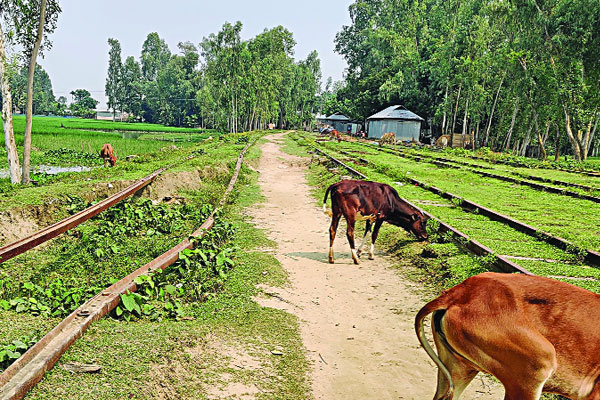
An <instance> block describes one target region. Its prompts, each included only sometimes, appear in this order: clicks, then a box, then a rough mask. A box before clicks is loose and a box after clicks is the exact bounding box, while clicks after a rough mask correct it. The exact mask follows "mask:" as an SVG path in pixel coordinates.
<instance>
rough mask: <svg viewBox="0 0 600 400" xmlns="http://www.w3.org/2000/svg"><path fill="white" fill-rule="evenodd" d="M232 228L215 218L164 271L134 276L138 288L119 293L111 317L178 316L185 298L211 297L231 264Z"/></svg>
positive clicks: (157, 317)
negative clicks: (190, 245) (203, 233)
mask: <svg viewBox="0 0 600 400" xmlns="http://www.w3.org/2000/svg"><path fill="white" fill-rule="evenodd" d="M234 234H235V229H234V228H233V226H232V225H231V224H230V223H228V222H227V221H223V220H221V219H217V221H216V222H215V225H214V226H213V228H212V229H210V230H209V231H208V232H207V233H206V235H205V236H204V237H203V238H201V239H198V240H194V242H193V243H194V249H193V250H190V249H184V250H183V251H181V252H180V253H179V259H178V260H177V261H176V262H175V263H174V264H173V265H171V266H169V267H167V268H166V269H165V270H164V271H162V270H156V271H153V272H151V273H149V274H148V275H143V276H140V277H138V278H136V279H135V283H136V285H137V288H138V289H137V292H135V293H126V294H122V295H121V302H120V303H119V305H118V306H117V308H116V309H115V311H114V317H117V318H124V319H126V320H128V321H129V320H130V319H131V318H132V317H136V318H141V317H148V318H150V319H152V320H156V319H162V318H181V317H183V316H184V302H185V303H190V304H195V303H200V302H204V301H206V300H207V299H210V298H212V297H214V296H215V295H216V294H217V293H218V292H219V291H220V290H221V288H222V287H223V285H224V283H225V281H226V280H227V277H228V272H229V270H230V269H231V268H233V266H234V262H233V260H232V258H231V257H232V255H233V252H234V250H235V249H234V248H232V247H230V246H228V244H229V242H230V240H231V239H232V237H233V235H234Z"/></svg>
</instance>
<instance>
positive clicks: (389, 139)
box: [379, 132, 396, 145]
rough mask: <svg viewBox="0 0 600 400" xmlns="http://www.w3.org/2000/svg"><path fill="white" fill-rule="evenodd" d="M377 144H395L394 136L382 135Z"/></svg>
mask: <svg viewBox="0 0 600 400" xmlns="http://www.w3.org/2000/svg"><path fill="white" fill-rule="evenodd" d="M379 144H380V145H381V144H396V134H395V133H394V132H388V133H384V134H383V136H382V137H381V139H379Z"/></svg>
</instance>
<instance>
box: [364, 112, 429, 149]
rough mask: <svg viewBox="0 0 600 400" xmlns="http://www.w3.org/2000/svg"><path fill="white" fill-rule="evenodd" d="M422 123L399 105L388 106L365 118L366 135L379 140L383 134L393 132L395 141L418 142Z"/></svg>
mask: <svg viewBox="0 0 600 400" xmlns="http://www.w3.org/2000/svg"><path fill="white" fill-rule="evenodd" d="M423 121H425V120H424V119H423V118H421V117H419V116H418V115H417V114H415V113H413V112H411V111H409V110H407V109H406V108H404V107H403V106H401V105H395V106H390V107H388V108H386V109H384V110H382V111H379V112H378V113H376V114H373V115H371V116H370V117H369V118H367V133H368V136H369V137H370V138H374V139H379V138H380V137H382V136H383V135H384V134H385V133H388V132H393V133H394V134H395V135H396V140H402V141H412V140H414V141H417V142H418V141H419V135H420V134H421V123H422V122H423Z"/></svg>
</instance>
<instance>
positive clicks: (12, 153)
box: [0, 26, 21, 183]
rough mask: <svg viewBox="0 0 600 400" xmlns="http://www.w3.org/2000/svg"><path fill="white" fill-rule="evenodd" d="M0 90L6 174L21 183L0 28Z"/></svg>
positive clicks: (12, 180)
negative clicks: (0, 94) (0, 95)
mask: <svg viewBox="0 0 600 400" xmlns="http://www.w3.org/2000/svg"><path fill="white" fill-rule="evenodd" d="M0 90H1V91H2V122H3V126H4V144H5V146H6V157H7V158H8V172H9V174H10V182H11V183H19V182H21V168H20V166H19V153H17V145H16V143H15V134H14V131H13V121H12V96H11V94H10V84H9V79H8V71H7V70H6V49H5V47H4V32H3V31H2V27H1V26H0Z"/></svg>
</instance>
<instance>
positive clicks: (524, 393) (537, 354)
mask: <svg viewBox="0 0 600 400" xmlns="http://www.w3.org/2000/svg"><path fill="white" fill-rule="evenodd" d="M430 313H433V317H432V320H433V322H432V329H433V338H434V341H435V345H436V347H437V350H438V353H437V354H436V353H435V351H434V350H433V349H432V348H431V346H430V345H429V343H428V342H427V338H426V337H425V332H424V328H423V320H424V319H425V317H426V316H427V315H428V314H430ZM598 321H600V296H599V295H597V294H595V293H592V292H590V291H587V290H585V289H581V288H579V287H576V286H573V285H570V284H568V283H564V282H559V281H556V280H553V279H549V278H544V277H540V276H527V275H520V274H499V273H492V272H486V273H483V274H480V275H477V276H474V277H471V278H469V279H467V280H466V281H464V282H463V283H461V284H459V285H457V286H455V287H453V288H451V289H449V290H447V291H445V292H444V293H442V295H441V296H440V297H438V298H437V299H435V300H433V301H431V302H429V303H428V304H427V305H425V306H424V307H423V308H422V309H421V310H420V311H419V313H418V314H417V317H416V320H415V329H416V331H417V336H418V338H419V341H420V342H421V345H422V346H423V347H424V348H425V351H427V354H429V356H430V357H431V358H432V360H433V361H434V362H435V364H436V365H437V366H438V369H439V370H438V383H437V392H436V394H435V396H434V400H440V399H445V400H451V399H453V398H456V399H458V398H459V397H460V395H461V393H462V392H463V390H464V389H465V387H466V386H467V385H468V384H469V383H470V382H471V381H472V380H473V378H474V377H475V375H477V373H478V372H480V371H481V372H487V373H490V374H492V375H494V376H495V377H496V378H498V379H499V380H500V382H502V384H503V385H504V389H505V397H504V398H505V399H506V400H537V399H539V398H540V395H541V393H542V392H549V393H556V394H560V395H562V396H565V397H568V398H569V399H588V400H591V399H600V329H599V328H598Z"/></svg>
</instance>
